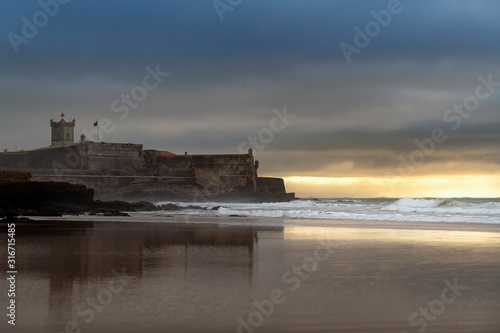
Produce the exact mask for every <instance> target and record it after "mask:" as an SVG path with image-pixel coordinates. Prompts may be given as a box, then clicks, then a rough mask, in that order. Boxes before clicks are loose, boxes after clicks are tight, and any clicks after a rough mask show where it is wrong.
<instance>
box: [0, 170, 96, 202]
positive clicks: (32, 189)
mask: <svg viewBox="0 0 500 333" xmlns="http://www.w3.org/2000/svg"><path fill="white" fill-rule="evenodd" d="M30 178H31V175H30V174H29V173H27V172H15V171H0V202H3V203H6V204H7V206H10V207H12V208H25V209H42V208H44V207H48V206H54V205H89V204H92V203H93V201H94V190H93V189H89V188H87V187H86V186H84V185H78V184H71V183H64V182H39V181H30V180H29V179H30Z"/></svg>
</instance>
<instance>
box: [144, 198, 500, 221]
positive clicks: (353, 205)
mask: <svg viewBox="0 0 500 333" xmlns="http://www.w3.org/2000/svg"><path fill="white" fill-rule="evenodd" d="M167 203H170V202H158V203H156V205H165V204H167ZM175 204H177V205H179V206H181V207H184V209H183V210H179V211H164V212H154V214H155V215H158V214H165V215H176V214H177V215H184V216H189V215H198V216H200V215H201V216H215V217H217V216H219V217H224V216H237V217H268V218H286V219H312V220H323V221H325V220H326V221H328V220H365V221H366V220H370V221H405V222H444V223H446V222H449V223H486V224H500V198H488V199H478V198H399V199H392V198H372V199H349V198H333V199H298V200H294V201H290V202H277V203H218V202H182V203H175ZM190 206H191V207H193V206H197V207H193V208H189V207H190ZM200 207H201V208H203V209H200ZM151 214H153V212H151Z"/></svg>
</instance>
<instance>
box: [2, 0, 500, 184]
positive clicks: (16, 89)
mask: <svg viewBox="0 0 500 333" xmlns="http://www.w3.org/2000/svg"><path fill="white" fill-rule="evenodd" d="M48 1H49V0H46V1H45V2H48ZM387 3H388V1H361V0H360V1H351V0H349V1H327V0H318V1H306V0H287V1H284V0H282V1H264V0H262V1H256V0H252V1H249V0H244V1H243V2H242V3H241V5H239V6H237V7H235V8H234V10H233V11H232V12H226V13H225V20H224V21H223V22H221V21H220V20H219V17H218V15H217V13H216V12H215V10H214V8H213V5H212V2H211V1H153V0H149V1H141V2H136V1H118V0H116V1H115V0H113V1H106V2H98V1H75V0H73V1H70V2H69V3H68V4H66V5H64V6H60V8H59V12H58V13H57V15H55V16H54V17H53V18H50V20H49V22H48V24H47V25H46V26H44V27H42V28H40V29H39V32H38V34H37V35H36V36H35V37H34V38H33V39H31V40H30V41H29V42H28V43H27V44H21V45H19V53H18V54H16V53H15V52H14V51H13V49H12V47H11V45H10V43H9V39H8V38H7V35H8V33H10V32H14V33H17V34H20V33H21V27H22V25H23V22H22V21H21V18H22V17H24V16H25V17H27V18H28V19H30V20H31V19H32V17H33V14H34V13H36V12H37V11H39V10H40V7H39V5H38V1H22V2H19V1H14V0H7V1H3V2H1V3H0V22H1V23H0V36H2V38H1V39H0V112H1V113H0V114H1V122H0V141H1V142H2V145H3V146H4V147H6V148H9V149H11V150H12V149H14V147H15V145H17V146H18V147H19V148H36V147H39V146H41V145H47V144H48V131H49V126H48V120H49V119H50V118H51V117H56V116H57V115H59V114H60V113H61V112H64V113H66V114H67V115H68V117H70V118H76V120H77V130H78V131H81V130H91V129H92V126H91V124H92V123H93V122H94V121H95V120H96V119H102V118H109V119H111V120H112V122H113V125H115V126H116V129H115V131H113V133H110V134H109V135H107V137H106V140H107V141H117V142H140V143H144V144H145V146H147V147H150V148H159V149H162V148H163V149H168V150H172V151H175V152H178V153H183V152H184V151H186V150H187V151H190V152H198V153H209V152H228V153H233V152H237V150H238V146H239V144H240V143H241V142H243V141H245V140H248V137H249V136H251V135H253V136H255V135H258V133H259V131H261V130H262V128H265V127H268V126H269V122H270V120H271V119H272V118H273V117H274V114H273V113H272V110H273V108H277V109H279V110H282V108H283V107H284V106H286V107H287V109H288V111H289V112H290V113H292V114H294V115H296V118H295V119H294V120H293V121H291V122H290V124H289V125H288V126H287V127H286V128H285V129H284V130H283V131H281V132H279V133H275V135H274V139H273V140H272V142H270V143H269V144H267V145H266V147H265V150H263V151H261V152H258V153H259V155H260V157H259V158H260V159H261V162H262V164H261V165H262V166H263V168H264V169H263V172H264V173H267V172H272V173H275V174H283V175H294V174H296V173H301V174H304V175H305V174H310V175H313V174H314V175H323V176H329V175H336V176H342V175H352V174H357V175H362V174H365V175H370V174H373V175H381V174H383V173H384V172H386V171H387V170H394V168H395V167H396V168H397V165H398V159H397V157H398V155H400V154H401V155H403V156H406V155H407V154H409V153H410V152H411V151H412V150H413V149H415V144H414V140H415V139H424V138H427V137H429V136H430V134H431V133H432V130H433V129H434V128H436V127H443V128H444V129H446V131H447V134H448V135H449V137H450V138H449V140H448V141H447V142H446V143H444V144H442V145H441V146H439V148H438V149H437V152H436V154H435V155H433V156H432V158H429V159H428V161H426V164H425V165H424V166H422V167H421V168H420V170H422V172H423V173H432V172H438V171H439V170H440V171H442V170H443V168H439V167H438V166H439V165H441V166H448V167H449V168H450V172H452V171H453V170H457V172H458V171H459V170H460V172H463V171H464V170H463V169H464V168H466V167H467V168H471V170H472V169H474V170H475V171H474V172H477V170H485V172H490V170H492V169H490V167H491V166H492V165H495V166H498V160H499V158H498V156H499V155H500V152H499V150H500V149H499V148H498V147H499V145H498V143H499V141H500V138H499V134H498V128H499V125H500V124H499V123H498V119H500V118H499V116H500V93H499V92H495V93H494V94H492V96H491V97H490V98H489V99H488V100H486V101H483V102H481V105H480V108H479V110H478V111H476V112H475V113H473V114H472V115H471V116H470V117H468V118H464V119H463V125H461V126H460V128H459V129H457V130H451V129H450V124H449V123H445V122H444V121H443V114H444V113H445V112H446V110H447V109H449V108H451V107H452V106H453V104H454V103H461V102H462V101H463V100H464V99H465V98H466V97H467V96H469V95H471V94H474V90H475V88H476V86H477V84H478V76H479V75H482V76H483V77H487V76H488V75H489V74H492V75H493V78H494V80H495V81H500V64H499V60H498V59H500V58H499V57H498V56H499V53H500V49H499V47H498V40H499V37H500V36H499V34H500V23H499V20H498V17H499V14H500V3H499V2H498V1H496V0H491V1H488V0H483V1H459V2H457V1H451V0H449V1H448V0H447V1H426V0H421V1H412V2H409V1H404V0H402V1H401V4H402V7H403V10H402V12H401V13H400V14H398V15H394V16H393V17H392V19H391V22H390V24H389V25H388V26H387V27H383V28H382V29H381V32H380V34H379V35H378V36H376V37H374V38H372V40H371V42H370V44H369V45H368V46H367V47H366V48H362V49H361V50H360V53H359V54H353V55H352V62H351V63H350V64H348V63H347V62H346V60H345V58H344V56H343V54H342V52H341V50H340V48H339V44H340V43H341V42H346V43H350V44H352V43H353V38H354V34H355V31H354V30H353V29H354V28H355V27H360V28H361V29H364V27H365V25H366V23H368V22H369V21H371V20H373V16H372V15H371V14H370V11H372V10H374V11H376V12H378V11H380V10H384V9H386V8H387ZM157 64H159V65H160V67H161V69H162V70H163V71H166V72H169V73H170V76H168V78H166V79H165V80H164V82H162V84H161V85H160V86H159V87H158V88H157V89H156V90H154V91H150V92H149V93H148V97H147V99H146V100H144V101H142V102H140V103H139V105H138V106H137V107H136V108H134V109H131V110H130V114H129V115H128V116H127V117H126V118H125V119H120V118H119V116H120V114H117V113H114V112H113V111H112V108H111V105H112V103H113V101H114V100H115V99H117V98H120V96H122V94H127V93H128V94H129V93H130V91H131V89H132V88H133V87H134V86H136V85H140V84H142V80H143V77H144V76H145V75H146V74H147V71H146V69H145V68H146V66H151V67H155V66H156V65H157ZM21 127H22V130H20V128H21ZM27 133H28V134H27ZM479 152H480V153H479ZM405 154H406V155H405ZM305 156H307V158H306V157H305ZM456 161H463V163H462V166H461V167H460V168H456V167H453V168H452V167H450V166H449V163H457V162H456ZM481 168H483V169H481ZM433 170H434V171H433Z"/></svg>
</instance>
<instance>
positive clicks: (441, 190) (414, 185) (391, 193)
mask: <svg viewBox="0 0 500 333" xmlns="http://www.w3.org/2000/svg"><path fill="white" fill-rule="evenodd" d="M284 179H285V186H286V190H287V192H295V194H296V196H297V197H299V198H307V197H315V198H342V197H349V198H376V197H388V198H403V197H410V198H422V197H437V198H452V197H474V198H497V197H500V175H462V176H439V175H433V176H413V177H404V176H401V177H397V176H396V177H285V178H284Z"/></svg>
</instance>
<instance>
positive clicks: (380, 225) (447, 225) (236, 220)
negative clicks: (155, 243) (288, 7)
mask: <svg viewBox="0 0 500 333" xmlns="http://www.w3.org/2000/svg"><path fill="white" fill-rule="evenodd" d="M127 213H128V214H129V215H130V216H99V215H97V216H96V215H92V216H90V215H76V216H73V215H63V216H60V217H58V216H49V217H47V216H30V217H29V219H30V220H28V221H23V220H19V221H15V223H18V224H23V223H27V224H32V223H33V222H40V223H43V222H60V223H68V224H70V223H76V225H79V223H81V222H94V223H106V222H110V223H149V224H157V223H161V224H186V225H188V224H195V225H198V224H201V225H208V224H210V225H214V224H215V225H221V226H240V227H266V226H269V227H275V226H280V227H307V228H309V227H315V228H353V229H354V228H368V229H408V230H443V231H446V230H450V231H456V230H460V231H477V232H498V233H500V225H498V224H492V223H476V222H474V223H465V222H414V221H380V220H323V219H304V218H300V219H290V218H283V217H248V216H204V215H191V214H172V215H164V216H159V215H153V214H146V213H141V212H127ZM3 222H7V221H3Z"/></svg>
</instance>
